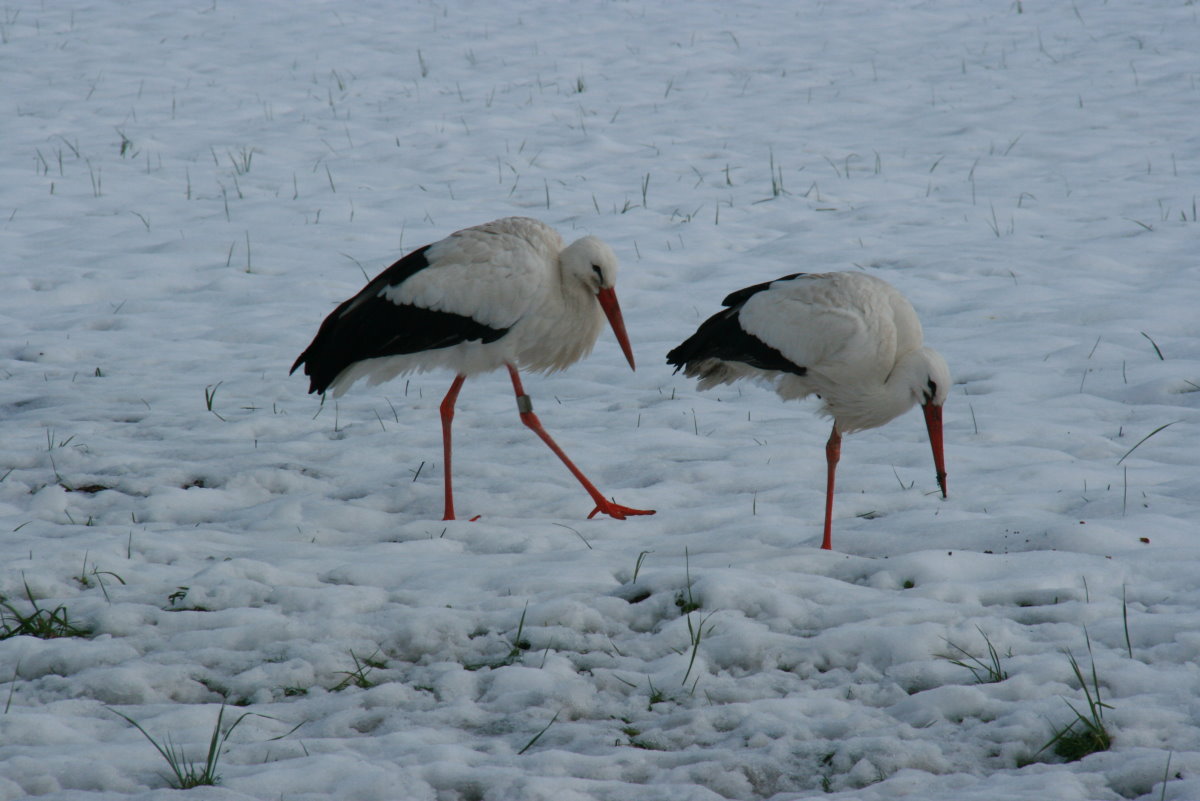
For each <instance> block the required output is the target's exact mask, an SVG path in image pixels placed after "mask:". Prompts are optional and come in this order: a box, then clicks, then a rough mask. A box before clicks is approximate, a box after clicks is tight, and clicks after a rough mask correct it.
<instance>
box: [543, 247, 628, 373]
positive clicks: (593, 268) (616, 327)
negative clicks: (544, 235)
mask: <svg viewBox="0 0 1200 801" xmlns="http://www.w3.org/2000/svg"><path fill="white" fill-rule="evenodd" d="M560 262H561V264H562V271H563V279H564V280H566V281H570V280H572V279H574V280H577V281H579V282H581V283H582V284H583V285H584V286H585V287H587V289H588V291H590V292H591V293H592V294H594V295H595V296H596V301H597V302H598V303H599V304H600V308H601V309H603V310H604V316H605V317H607V318H608V324H609V325H611V326H612V330H613V334H614V335H615V336H616V337H617V343H618V344H620V346H621V351H622V352H623V353H624V354H625V359H626V360H627V361H628V362H629V367H630V368H631V369H637V368H636V367H635V366H634V363H633V348H632V347H631V346H630V344H629V335H628V334H627V333H626V332H625V319H624V318H623V317H622V316H621V307H620V305H619V304H618V303H617V292H616V285H617V255H616V254H615V253H613V251H612V248H610V247H609V246H608V245H606V244H605V243H604V242H603V241H601V240H600V239H597V238H596V237H594V236H585V237H583V238H582V239H577V240H575V241H574V242H572V243H571V244H570V245H569V246H568V247H567V248H566V249H565V250H564V251H563V252H562V255H561V256H560Z"/></svg>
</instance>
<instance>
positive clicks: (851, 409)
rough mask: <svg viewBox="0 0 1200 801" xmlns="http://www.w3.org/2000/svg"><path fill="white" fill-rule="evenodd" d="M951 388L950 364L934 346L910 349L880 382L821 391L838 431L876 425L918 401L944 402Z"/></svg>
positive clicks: (925, 402) (844, 432)
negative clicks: (847, 389)
mask: <svg viewBox="0 0 1200 801" xmlns="http://www.w3.org/2000/svg"><path fill="white" fill-rule="evenodd" d="M949 392H950V368H949V367H948V366H947V365H946V360H945V359H943V358H942V355H941V354H940V353H938V352H937V351H936V350H933V349H932V348H918V349H916V350H910V351H908V352H907V353H905V354H904V355H903V356H901V357H900V358H899V360H897V362H896V366H895V367H894V368H893V369H892V372H891V375H889V376H888V377H887V378H886V379H885V380H884V381H883V383H881V384H877V385H876V386H874V387H863V386H859V387H858V388H857V389H856V391H855V392H852V393H841V392H838V391H837V389H836V388H834V389H832V390H824V391H822V392H821V393H820V394H821V397H822V398H823V399H824V401H825V404H824V406H823V407H822V412H824V413H825V414H827V415H828V416H830V417H832V418H833V419H834V422H835V423H836V424H837V427H838V431H840V432H841V433H843V434H849V433H852V432H854V431H861V430H863V429H867V428H875V427H877V426H881V425H883V424H885V423H887V422H888V421H890V420H893V419H895V418H896V417H899V416H900V415H902V414H904V413H905V412H907V411H908V410H909V409H911V408H912V407H913V406H915V405H917V404H921V405H925V404H929V403H931V404H933V405H935V406H941V405H942V404H943V403H945V402H946V397H947V396H948V394H949Z"/></svg>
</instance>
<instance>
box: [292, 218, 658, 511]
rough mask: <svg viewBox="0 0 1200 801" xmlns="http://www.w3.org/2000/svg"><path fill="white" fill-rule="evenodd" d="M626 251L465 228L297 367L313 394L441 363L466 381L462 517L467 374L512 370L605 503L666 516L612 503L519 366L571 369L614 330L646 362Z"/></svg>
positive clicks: (402, 264) (416, 255) (507, 223)
mask: <svg viewBox="0 0 1200 801" xmlns="http://www.w3.org/2000/svg"><path fill="white" fill-rule="evenodd" d="M616 280H617V257H616V255H615V254H614V253H613V252H612V249H611V248H609V246H608V245H606V244H605V243H604V242H602V241H601V240H599V239H597V238H596V237H594V236H585V237H583V238H582V239H579V240H577V241H575V242H574V243H572V244H571V245H570V246H569V247H564V246H563V240H562V237H560V236H559V235H558V232H557V231H555V230H554V229H553V228H551V227H550V226H548V225H545V224H544V223H542V222H539V221H538V220H533V219H529V218H526V217H506V218H504V219H501V220H494V221H492V222H490V223H485V224H483V225H477V226H474V227H472V228H465V229H463V230H461V231H457V232H455V233H453V234H451V235H450V236H448V237H446V238H445V239H443V240H441V241H439V242H434V243H433V244H431V245H426V246H424V247H421V248H418V249H417V250H414V251H413V252H412V253H409V254H408V255H407V256H405V257H404V258H402V259H400V261H398V262H396V263H395V264H393V265H392V266H391V267H389V268H387V269H386V270H384V271H383V272H382V273H380V274H379V275H378V276H376V277H375V278H374V279H373V280H372V281H370V282H369V283H368V284H367V285H366V286H365V287H363V289H362V290H361V291H360V292H359V293H358V294H357V295H355V296H354V297H352V298H350V299H349V300H347V301H345V302H344V303H342V304H341V305H340V306H338V307H337V308H336V309H334V310H333V312H332V313H331V314H330V315H329V316H328V317H326V318H325V321H324V322H323V323H322V324H321V328H320V330H318V331H317V335H316V337H315V338H314V339H313V341H312V344H310V345H309V346H308V348H307V349H305V351H304V352H303V353H301V354H300V356H299V358H297V359H296V363H295V364H293V365H292V372H295V371H296V368H298V367H299V366H300V365H304V372H305V374H306V375H308V376H309V377H310V379H311V382H310V385H309V390H308V391H309V392H321V393H324V392H325V391H326V390H327V389H332V390H333V392H334V396H335V397H336V396H339V395H341V394H342V393H344V392H345V391H346V390H347V389H349V388H350V385H351V384H353V383H354V382H355V381H357V380H358V379H360V378H363V377H366V378H367V379H368V380H369V382H370V383H371V384H378V383H380V382H382V381H387V380H388V379H391V378H394V377H395V376H397V375H401V374H403V373H410V372H413V371H421V372H423V371H426V370H432V369H435V368H439V367H444V368H448V369H450V370H453V371H454V373H455V378H454V381H453V383H451V385H450V391H449V392H447V393H446V397H445V398H444V399H443V400H442V403H441V407H440V410H441V418H442V446H443V458H444V461H445V493H446V497H445V515H444V517H443V519H444V520H453V519H454V493H453V489H452V483H451V474H450V425H451V421H452V420H453V419H454V403H455V400H456V399H457V398H458V392H459V390H460V389H461V388H462V385H463V381H465V380H466V378H467V376H469V375H474V374H476V373H483V372H488V371H490V370H496V369H498V368H500V367H506V368H508V373H509V376H510V377H511V378H512V385H513V391H514V392H515V393H516V396H517V410H518V412H519V413H520V417H521V422H523V423H524V424H525V425H526V426H528V427H529V428H531V429H533V431H534V433H536V434H537V435H538V436H539V437H541V438H542V440H543V441H544V442H545V443H546V444H547V445H548V446H550V449H551V450H552V451H554V453H555V454H557V455H558V458H560V459H562V461H563V463H564V464H565V465H566V466H567V468H568V469H569V470H570V471H571V473H572V474H573V475H574V476H575V478H577V479H578V480H579V482H580V483H581V484H583V487H584V489H586V490H587V492H588V494H589V495H591V496H592V500H593V501H595V503H596V508H595V509H594V510H593V511H592V513H591V514H590V515H588V517H592V516H594V515H595V514H597V513H598V512H603V513H604V514H606V515H610V516H612V517H615V518H617V519H618V520H624V519H625V517H626V516H627V515H645V514H654V512H653V511H649V510H641V509H631V508H629V507H627V506H621V505H620V504H617V503H614V502H613V501H610V500H607V499H606V498H605V497H604V496H603V495H601V494H600V491H599V490H598V489H596V487H595V486H594V485H593V484H592V482H590V481H589V480H588V479H587V477H586V476H585V475H584V474H583V473H582V472H581V471H580V470H579V468H577V467H576V466H575V465H574V464H573V463H572V462H571V460H570V459H569V458H568V457H567V455H566V454H565V453H564V452H563V451H562V449H561V448H559V447H558V445H557V444H556V443H555V442H554V440H553V439H551V437H550V435H549V434H548V433H547V432H546V430H545V429H544V428H542V424H541V422H540V421H539V420H538V418H537V415H535V414H534V413H533V404H532V402H531V401H530V399H529V396H528V395H526V394H525V389H524V387H522V386H521V379H520V376H519V375H518V373H517V370H518V368H521V369H525V370H534V371H540V372H553V371H556V370H561V369H563V368H565V367H567V366H568V365H570V364H572V363H574V362H576V361H578V360H579V359H581V358H583V357H584V356H586V355H587V354H588V353H590V352H591V350H592V346H593V345H594V344H595V342H596V338H597V337H598V336H599V335H600V331H601V329H602V328H603V327H604V318H605V317H606V316H607V318H608V322H609V323H610V324H611V325H612V329H613V333H614V334H616V337H617V342H619V343H620V345H621V350H622V351H624V353H625V358H626V359H627V360H628V361H629V366H630V368H633V367H634V363H633V350H632V349H631V348H630V346H629V337H628V335H627V334H626V333H625V322H624V320H623V319H622V317H621V307H620V306H619V305H618V304H617V295H616V292H615V291H614V289H613V286H614V284H615V283H616Z"/></svg>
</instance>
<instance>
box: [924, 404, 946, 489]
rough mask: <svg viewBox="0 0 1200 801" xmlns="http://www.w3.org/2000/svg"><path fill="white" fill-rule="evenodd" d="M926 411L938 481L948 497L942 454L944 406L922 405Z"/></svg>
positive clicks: (944, 463)
mask: <svg viewBox="0 0 1200 801" xmlns="http://www.w3.org/2000/svg"><path fill="white" fill-rule="evenodd" d="M921 410H922V411H924V412H925V428H926V429H928V431H929V446H930V447H931V448H933V466H934V467H935V468H937V483H938V486H939V487H941V489H942V497H943V498H945V497H946V457H945V456H943V455H942V407H941V406H935V405H933V404H932V403H926V404H925V405H924V406H922V407H921Z"/></svg>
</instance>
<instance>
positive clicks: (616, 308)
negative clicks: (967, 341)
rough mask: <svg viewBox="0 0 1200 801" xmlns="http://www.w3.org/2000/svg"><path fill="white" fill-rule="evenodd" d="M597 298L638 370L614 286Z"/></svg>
mask: <svg viewBox="0 0 1200 801" xmlns="http://www.w3.org/2000/svg"><path fill="white" fill-rule="evenodd" d="M596 300H598V301H600V308H601V309H604V316H605V317H607V318H608V324H609V325H611V326H612V330H613V333H614V334H616V336H617V342H618V344H620V346H621V350H622V351H623V352H624V353H625V358H626V360H627V361H628V362H629V369H631V370H636V369H637V366H636V365H634V363H633V348H631V347H630V346H629V335H628V334H626V333H625V318H623V317H622V316H621V307H620V305H618V303H617V293H616V291H615V290H614V289H613V288H612V287H608V288H607V289H601V290H600V291H599V292H597V293H596ZM938 430H939V431H940V430H941V428H940V427H939V429H938Z"/></svg>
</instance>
